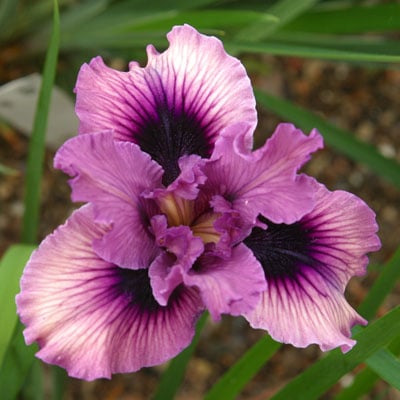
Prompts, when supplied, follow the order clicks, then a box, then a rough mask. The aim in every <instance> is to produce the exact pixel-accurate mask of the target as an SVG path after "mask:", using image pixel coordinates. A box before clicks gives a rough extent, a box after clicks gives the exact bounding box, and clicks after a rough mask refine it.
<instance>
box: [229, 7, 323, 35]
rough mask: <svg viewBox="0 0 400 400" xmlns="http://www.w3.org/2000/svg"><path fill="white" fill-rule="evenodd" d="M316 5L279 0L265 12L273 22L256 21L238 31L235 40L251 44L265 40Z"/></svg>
mask: <svg viewBox="0 0 400 400" xmlns="http://www.w3.org/2000/svg"><path fill="white" fill-rule="evenodd" d="M316 3H318V0H296V1H293V0H279V1H277V2H276V3H274V4H273V5H272V6H270V7H269V8H267V9H266V10H265V11H266V13H268V14H270V15H272V16H274V17H275V18H274V19H273V20H270V21H256V22H255V23H253V24H251V25H250V26H248V27H246V28H244V29H242V30H240V31H239V32H238V33H237V34H236V36H235V38H236V40H247V41H251V42H257V41H260V40H262V39H265V38H266V37H267V36H269V35H270V34H271V33H273V32H274V31H276V30H277V29H279V28H280V27H281V26H283V25H285V24H287V23H288V22H289V21H291V20H292V19H294V18H296V17H297V16H299V15H301V14H302V13H303V12H304V11H306V10H308V9H309V8H311V7H312V6H313V5H315V4H316Z"/></svg>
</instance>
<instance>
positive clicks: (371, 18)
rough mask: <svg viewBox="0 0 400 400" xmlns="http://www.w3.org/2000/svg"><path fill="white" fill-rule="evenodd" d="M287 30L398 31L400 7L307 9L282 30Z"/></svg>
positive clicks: (384, 5) (335, 32) (379, 5)
mask: <svg viewBox="0 0 400 400" xmlns="http://www.w3.org/2000/svg"><path fill="white" fill-rule="evenodd" d="M283 29H284V30H287V31H296V32H315V33H329V34H337V33H339V34H343V33H347V34H348V33H351V34H354V33H364V32H398V31H399V30H400V4H399V3H386V4H385V3H383V4H379V3H377V4H371V5H368V6H365V5H361V6H353V5H352V4H351V3H350V2H348V3H347V4H344V3H341V4H339V5H338V6H336V8H333V7H329V8H328V7H326V8H322V7H321V8H320V9H315V10H309V11H308V12H307V13H304V14H302V15H300V16H299V17H298V18H296V19H295V20H292V21H291V22H290V23H289V24H287V25H285V27H284V28H283Z"/></svg>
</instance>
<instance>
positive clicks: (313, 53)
mask: <svg viewBox="0 0 400 400" xmlns="http://www.w3.org/2000/svg"><path fill="white" fill-rule="evenodd" d="M225 45H226V47H227V48H228V49H230V50H231V51H234V52H248V53H262V54H264V53H266V54H273V55H282V56H296V57H306V58H317V59H325V60H334V61H348V62H350V61H351V62H368V63H399V62H400V55H398V53H397V54H390V52H388V54H386V53H383V54H380V53H378V54H377V53H374V52H371V51H355V50H351V49H344V48H341V45H340V39H339V38H338V39H337V48H326V47H324V46H323V45H313V44H312V43H302V44H296V43H285V42H280V41H274V40H273V38H271V40H270V41H268V42H265V43H264V42H257V43H252V42H245V41H235V40H232V41H230V40H229V41H228V40H227V41H225Z"/></svg>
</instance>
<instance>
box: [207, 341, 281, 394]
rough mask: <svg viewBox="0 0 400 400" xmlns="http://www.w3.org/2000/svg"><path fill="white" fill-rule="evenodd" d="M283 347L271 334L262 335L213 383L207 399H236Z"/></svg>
mask: <svg viewBox="0 0 400 400" xmlns="http://www.w3.org/2000/svg"><path fill="white" fill-rule="evenodd" d="M280 347H281V343H277V342H275V341H274V340H273V339H271V338H270V337H269V336H264V337H262V338H261V339H260V340H259V341H258V342H257V343H256V344H255V345H254V346H252V347H251V348H250V350H248V351H247V352H246V353H245V354H244V355H243V356H242V357H241V358H240V360H239V361H237V362H236V363H235V364H234V365H233V366H232V367H231V368H229V370H228V371H227V372H226V373H225V374H224V375H223V376H222V377H221V378H220V379H219V381H218V382H217V383H216V384H215V385H213V387H212V389H211V390H210V391H209V392H208V393H207V394H206V396H205V399H206V400H219V399H224V400H225V399H226V400H228V399H234V398H236V396H237V395H238V394H239V393H240V391H241V390H242V389H243V388H244V386H245V385H246V384H247V383H248V382H249V381H250V380H251V379H252V378H253V376H254V375H255V374H256V373H257V372H258V371H259V370H260V368H261V367H262V366H263V365H265V363H266V362H267V361H268V360H269V359H270V358H271V357H272V356H273V355H274V354H275V352H276V351H277V350H278V349H279V348H280Z"/></svg>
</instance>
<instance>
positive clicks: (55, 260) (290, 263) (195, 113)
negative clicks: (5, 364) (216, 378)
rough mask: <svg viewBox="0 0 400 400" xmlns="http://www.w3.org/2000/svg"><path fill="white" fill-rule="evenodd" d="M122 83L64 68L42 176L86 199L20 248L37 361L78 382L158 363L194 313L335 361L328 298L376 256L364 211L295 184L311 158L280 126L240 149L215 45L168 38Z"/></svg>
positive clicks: (240, 123)
mask: <svg viewBox="0 0 400 400" xmlns="http://www.w3.org/2000/svg"><path fill="white" fill-rule="evenodd" d="M168 40H169V42H170V46H169V48H168V49H167V50H166V51H165V52H164V53H161V54H159V53H157V52H156V50H155V49H154V48H153V47H152V46H149V47H148V50H147V52H148V64H147V66H146V67H144V68H141V67H139V65H138V64H137V63H131V64H130V66H129V71H128V72H118V71H115V70H112V69H110V68H108V67H107V66H105V64H104V63H103V61H102V60H101V58H99V57H97V58H95V59H93V60H92V61H91V62H90V63H89V64H88V65H84V66H83V67H82V68H81V71H80V73H79V77H78V81H77V85H76V93H77V105H76V111H77V114H78V116H79V119H80V128H79V135H78V136H76V137H75V138H72V139H70V140H69V141H68V142H66V143H65V144H64V145H63V146H62V147H61V149H60V150H59V151H58V153H57V154H56V157H55V167H56V168H59V169H61V170H63V171H64V172H66V173H67V174H69V175H70V176H71V177H72V179H71V180H70V185H71V188H72V199H73V200H74V201H79V202H86V203H87V204H85V205H84V206H82V207H81V208H80V209H78V210H77V211H75V212H74V213H73V214H72V215H71V216H70V217H69V219H68V220H67V221H66V223H65V224H64V225H63V226H61V227H59V228H58V229H56V230H55V232H54V233H53V234H51V235H49V236H48V237H47V238H46V239H45V240H44V241H43V242H42V243H41V245H40V246H39V248H38V249H37V250H36V251H35V252H34V253H33V255H32V257H31V259H30V260H29V262H28V264H27V266H26V268H25V271H24V274H23V277H22V280H21V293H20V294H19V295H18V296H17V308H18V313H19V315H20V317H21V320H22V322H23V323H24V324H25V325H26V329H25V331H24V336H25V340H26V342H27V343H28V344H30V343H33V342H37V343H38V344H39V352H38V353H37V356H38V357H39V358H41V359H42V360H44V361H45V362H48V363H51V364H56V365H59V366H61V367H63V368H65V369H66V370H67V371H68V373H69V374H70V375H71V376H74V377H78V378H82V379H87V380H92V379H96V378H100V377H107V378H109V377H110V376H111V374H113V373H120V372H133V371H136V370H138V369H140V368H142V367H146V366H152V365H156V364H160V363H162V362H164V361H166V360H168V359H170V358H172V357H174V356H175V355H176V354H178V353H179V352H180V351H181V350H182V349H184V348H185V347H186V346H188V345H189V344H190V342H191V340H192V338H193V335H194V327H195V324H196V321H197V319H198V317H199V316H200V314H201V313H202V312H203V311H204V310H208V311H209V312H210V315H211V316H212V317H213V318H214V319H215V320H218V319H220V317H221V315H222V314H230V315H234V316H239V315H241V316H244V317H245V318H246V319H247V320H248V321H249V323H250V324H251V325H252V326H253V327H254V328H262V329H266V330H267V331H268V332H269V333H270V334H271V335H272V337H274V338H275V339H277V340H280V341H282V342H286V343H292V344H294V345H296V346H301V347H303V346H307V345H308V344H311V343H317V344H319V345H320V347H321V349H323V350H327V349H331V348H334V347H337V346H341V347H342V349H343V350H344V351H347V350H349V349H350V348H351V347H352V346H353V345H354V341H353V340H351V339H350V327H351V326H352V325H353V324H355V323H364V322H365V321H364V320H363V319H362V318H361V317H360V316H359V315H358V314H357V313H356V312H355V311H354V310H353V309H352V308H351V307H350V306H349V305H348V303H347V302H346V300H345V298H344V295H343V292H344V289H345V286H346V284H347V282H348V280H349V279H350V278H351V277H352V276H353V275H360V274H362V273H364V270H365V266H366V263H367V257H366V253H367V252H370V251H373V250H377V249H378V248H379V240H378V238H377V236H376V234H375V232H376V230H377V226H376V223H375V217H374V214H373V212H372V211H371V210H370V209H369V208H368V206H367V205H366V204H364V203H363V202H362V200H360V199H358V198H357V197H355V196H353V195H351V194H349V193H346V192H341V191H336V192H330V191H328V190H327V189H326V188H325V187H324V186H323V185H321V184H319V183H317V182H316V181H315V180H314V179H313V178H311V177H308V176H306V175H304V174H299V173H298V170H299V168H300V167H301V166H302V165H303V164H304V163H305V162H306V161H308V159H309V158H310V154H311V153H312V152H314V151H316V150H317V149H319V148H321V147H322V138H321V136H320V134H319V133H318V132H317V131H315V130H314V131H312V132H311V133H310V134H309V135H308V136H307V135H304V134H303V133H302V132H301V131H300V130H298V129H296V128H295V127H294V126H293V125H291V124H280V125H279V126H278V127H277V129H276V131H275V132H274V134H273V135H272V136H271V138H270V139H269V140H268V141H267V142H266V143H265V145H264V146H263V147H261V148H260V149H257V150H252V146H253V144H252V134H253V131H254V127H255V124H256V120H257V118H256V112H255V101H254V97H253V94H252V89H251V85H250V81H249V79H248V77H247V75H246V72H245V70H244V68H243V66H242V65H241V64H240V62H239V61H238V60H237V59H235V58H233V57H231V56H229V55H227V54H226V53H225V51H224V50H223V47H222V44H221V42H220V41H219V40H217V39H216V38H213V37H207V36H204V35H201V34H199V33H198V32H197V31H196V30H194V29H193V28H192V27H190V26H187V25H185V26H182V27H175V28H174V29H173V30H172V31H171V32H170V33H169V34H168Z"/></svg>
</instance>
